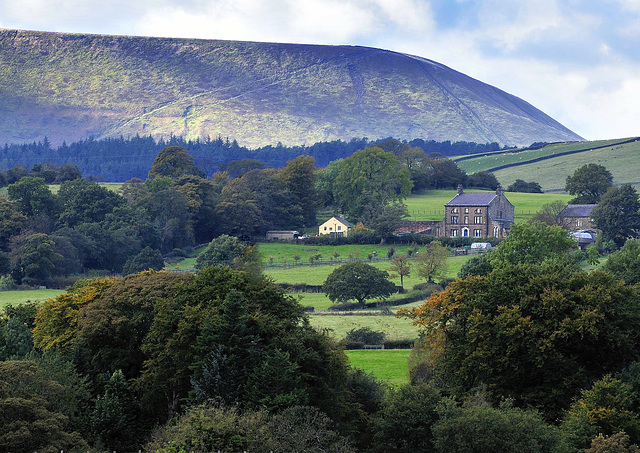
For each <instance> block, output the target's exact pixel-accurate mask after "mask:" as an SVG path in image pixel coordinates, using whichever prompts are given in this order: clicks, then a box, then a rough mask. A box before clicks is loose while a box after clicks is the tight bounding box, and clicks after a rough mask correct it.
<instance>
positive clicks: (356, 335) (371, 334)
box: [342, 327, 386, 344]
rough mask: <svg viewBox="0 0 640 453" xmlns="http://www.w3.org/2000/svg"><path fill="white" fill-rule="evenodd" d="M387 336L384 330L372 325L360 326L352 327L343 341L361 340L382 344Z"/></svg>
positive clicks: (362, 341) (367, 342) (366, 342)
mask: <svg viewBox="0 0 640 453" xmlns="http://www.w3.org/2000/svg"><path fill="white" fill-rule="evenodd" d="M385 337H386V334H385V333H384V332H379V331H377V330H373V329H371V327H359V328H357V329H351V330H350V331H349V332H347V335H346V336H345V337H344V338H343V340H342V341H344V342H346V343H354V342H361V343H364V344H382V342H383V341H384V339H385Z"/></svg>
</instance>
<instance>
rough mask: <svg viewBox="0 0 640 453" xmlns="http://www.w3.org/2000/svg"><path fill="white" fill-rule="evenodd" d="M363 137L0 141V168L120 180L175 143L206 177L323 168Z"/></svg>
mask: <svg viewBox="0 0 640 453" xmlns="http://www.w3.org/2000/svg"><path fill="white" fill-rule="evenodd" d="M383 141H385V140H377V141H372V140H368V139H366V138H361V139H352V140H350V141H348V142H345V141H342V140H336V141H332V142H320V143H315V144H313V145H305V146H284V145H282V144H277V145H275V146H265V147H262V148H257V149H248V148H246V147H244V146H240V145H238V143H237V142H236V141H235V140H229V139H228V138H227V139H223V138H221V137H218V138H215V139H211V138H204V139H195V140H185V139H184V138H181V137H170V138H168V139H160V140H155V139H153V138H152V137H140V136H135V137H131V138H123V137H120V138H105V139H100V140H94V139H91V138H89V139H86V140H83V141H79V142H74V143H71V144H66V143H63V144H62V145H60V146H58V147H54V146H52V145H51V143H50V142H49V140H48V139H46V138H45V139H44V140H43V141H40V142H33V143H27V144H5V145H4V147H3V148H0V170H9V169H11V168H14V167H16V166H22V167H25V168H31V167H33V166H34V165H36V164H45V163H52V164H55V165H63V164H69V163H73V164H75V165H77V167H78V168H79V169H80V171H81V172H82V174H83V175H85V176H86V177H90V178H93V179H95V180H102V181H112V182H116V181H118V182H122V181H126V180H128V179H131V178H140V179H144V178H146V175H147V172H148V170H149V168H150V167H151V164H152V163H153V159H154V157H155V156H156V155H158V153H159V152H160V151H161V150H162V149H163V148H165V147H167V146H181V147H183V148H186V149H188V150H189V153H190V154H191V155H192V156H193V157H195V159H196V164H197V165H198V167H199V168H200V169H201V170H202V171H204V172H205V174H206V175H207V176H211V175H212V174H213V173H214V172H216V171H219V170H224V169H225V166H226V165H227V164H228V163H229V162H231V161H234V160H242V159H255V160H259V161H261V162H264V163H265V165H266V166H271V167H275V168H282V167H284V165H285V164H286V162H287V161H289V160H291V159H294V158H296V157H297V156H301V155H307V156H311V157H313V158H314V159H315V161H316V165H318V166H319V167H326V166H327V165H328V164H329V163H330V162H331V161H334V160H337V159H341V158H345V157H348V156H350V155H351V154H353V153H354V152H355V151H356V150H358V149H363V148H365V147H367V146H370V145H373V144H377V143H380V142H383ZM405 144H406V145H409V146H411V147H418V148H420V149H422V150H423V151H425V152H426V153H439V154H441V155H443V156H456V155H460V154H473V153H481V152H488V151H495V150H499V149H501V148H500V145H498V144H497V143H487V144H478V143H473V142H453V143H452V142H450V141H445V142H435V141H433V140H429V141H425V140H422V139H416V140H413V141H411V142H409V143H405Z"/></svg>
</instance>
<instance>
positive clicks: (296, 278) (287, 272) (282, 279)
mask: <svg viewBox="0 0 640 453" xmlns="http://www.w3.org/2000/svg"><path fill="white" fill-rule="evenodd" d="M259 247H261V246H259ZM421 248H422V247H421ZM471 256H472V255H461V256H450V257H449V258H448V259H447V263H448V264H449V269H448V271H447V278H455V277H456V275H457V274H458V272H459V271H460V268H461V267H462V265H463V264H464V263H465V262H466V261H467V260H468V259H469V258H471ZM362 261H364V262H365V263H369V262H368V261H367V260H362ZM370 264H371V265H372V266H374V267H376V268H378V269H383V270H388V269H389V267H390V266H391V262H390V261H389V260H387V259H384V260H380V261H372V262H371V263H370ZM336 267H337V264H334V265H330V264H328V265H318V266H302V265H298V266H293V265H292V266H289V267H287V268H283V267H268V268H267V269H265V272H264V273H265V274H266V275H268V276H270V277H271V278H273V280H274V281H275V282H276V283H289V284H291V285H296V284H302V283H306V284H307V285H322V284H323V283H324V281H325V280H326V279H327V276H328V275H329V274H330V273H331V272H333V270H334V269H335V268H336ZM393 282H394V283H395V284H396V285H400V278H397V279H394V280H393ZM423 282H424V280H422V279H421V278H420V277H418V276H417V274H416V273H415V272H412V273H411V275H410V276H408V277H405V278H404V287H405V289H411V288H412V287H413V285H415V284H418V283H423Z"/></svg>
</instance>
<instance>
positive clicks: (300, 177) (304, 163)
mask: <svg viewBox="0 0 640 453" xmlns="http://www.w3.org/2000/svg"><path fill="white" fill-rule="evenodd" d="M278 177H279V178H280V179H282V180H283V181H284V183H285V185H286V187H287V189H289V192H291V196H292V197H293V198H294V200H295V202H296V203H297V204H298V206H299V207H300V209H301V211H302V218H303V224H302V225H303V226H305V227H309V226H314V225H316V211H317V210H318V209H319V208H320V202H319V199H318V192H317V190H316V183H317V181H318V171H317V169H316V162H315V160H314V158H313V157H311V156H298V157H296V158H295V159H293V160H290V161H288V162H287V165H286V166H285V167H284V168H283V169H282V170H280V171H279V172H278Z"/></svg>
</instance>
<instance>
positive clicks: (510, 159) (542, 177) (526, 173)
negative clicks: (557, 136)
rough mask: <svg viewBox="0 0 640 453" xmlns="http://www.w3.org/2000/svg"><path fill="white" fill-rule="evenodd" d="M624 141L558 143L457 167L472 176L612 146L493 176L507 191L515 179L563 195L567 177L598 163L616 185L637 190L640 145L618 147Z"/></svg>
mask: <svg viewBox="0 0 640 453" xmlns="http://www.w3.org/2000/svg"><path fill="white" fill-rule="evenodd" d="M624 140H626V139H617V140H601V141H593V142H574V143H558V144H554V145H548V146H546V147H544V148H542V149H538V150H530V151H521V152H518V153H505V154H491V155H486V156H485V155H481V156H478V157H477V158H473V159H467V160H462V161H459V162H458V165H459V166H460V168H461V169H462V170H464V171H465V172H467V173H469V174H470V173H475V172H477V171H481V170H487V169H490V168H493V167H497V166H500V165H506V164H510V163H515V162H526V161H528V160H531V159H535V158H537V157H540V156H550V155H554V154H557V153H562V152H566V151H572V150H577V149H584V148H588V147H597V146H603V145H611V146H609V147H607V148H602V149H596V150H591V151H584V152H581V153H576V154H570V155H567V156H558V157H554V158H550V159H547V160H543V161H540V162H533V163H530V164H525V165H520V166H516V167H511V168H505V169H503V170H497V171H495V172H494V174H495V175H496V177H497V178H498V181H500V183H501V184H502V185H503V186H504V187H508V186H509V185H510V184H512V183H513V182H514V181H515V180H516V179H523V180H525V181H535V182H537V183H539V184H540V185H541V186H542V190H544V191H545V192H557V193H561V192H563V191H564V185H565V181H566V179H567V176H570V175H572V174H573V172H574V171H575V170H576V169H577V168H579V167H581V166H583V165H586V164H590V163H597V164H600V165H604V166H605V167H606V168H607V170H609V171H610V172H611V174H612V175H613V182H614V184H623V183H628V184H631V185H633V186H634V187H635V188H636V189H638V188H640V178H639V177H638V171H637V168H638V165H639V163H640V160H639V158H640V142H633V143H627V144H623V145H619V144H618V143H619V142H621V141H624ZM509 199H511V198H509ZM512 202H513V201H512ZM514 204H515V203H514ZM516 207H517V206H516Z"/></svg>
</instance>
